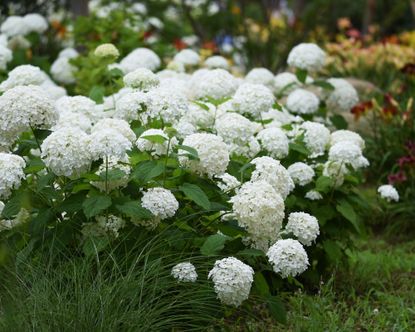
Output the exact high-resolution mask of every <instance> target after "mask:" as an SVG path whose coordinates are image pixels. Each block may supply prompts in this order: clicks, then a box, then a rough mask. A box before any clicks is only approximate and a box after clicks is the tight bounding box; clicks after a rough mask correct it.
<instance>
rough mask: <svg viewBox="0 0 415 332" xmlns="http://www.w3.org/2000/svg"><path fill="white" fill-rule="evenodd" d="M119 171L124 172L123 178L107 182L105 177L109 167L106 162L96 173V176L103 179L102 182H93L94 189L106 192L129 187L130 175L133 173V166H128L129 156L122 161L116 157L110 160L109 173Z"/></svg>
mask: <svg viewBox="0 0 415 332" xmlns="http://www.w3.org/2000/svg"><path fill="white" fill-rule="evenodd" d="M114 170H118V171H121V172H122V176H120V177H119V178H118V177H117V178H116V179H109V180H108V181H105V176H106V172H107V165H106V162H105V161H104V162H103V163H102V164H101V165H100V166H99V168H98V171H97V172H96V173H95V174H96V175H98V176H100V177H101V178H102V181H93V182H91V184H92V185H93V186H94V187H97V188H98V189H99V190H101V191H103V192H105V191H108V192H110V191H112V190H114V189H118V188H124V187H126V186H127V184H128V181H129V175H130V173H131V166H130V165H128V156H125V157H124V158H122V159H118V158H115V157H109V158H108V172H111V171H114Z"/></svg>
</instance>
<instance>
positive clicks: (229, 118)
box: [215, 113, 257, 145]
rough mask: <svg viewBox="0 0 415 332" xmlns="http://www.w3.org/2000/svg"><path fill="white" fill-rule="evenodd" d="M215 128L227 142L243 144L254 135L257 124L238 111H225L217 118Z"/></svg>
mask: <svg viewBox="0 0 415 332" xmlns="http://www.w3.org/2000/svg"><path fill="white" fill-rule="evenodd" d="M215 129H216V132H217V135H219V136H220V137H222V138H223V141H224V142H225V143H236V144H241V145H242V144H245V143H246V141H247V140H249V138H251V137H252V136H253V135H254V133H255V131H256V129H257V125H256V124H255V123H254V122H251V121H250V120H248V119H247V118H245V117H244V116H242V115H240V114H238V113H225V114H223V115H221V116H220V117H218V118H217V119H216V121H215Z"/></svg>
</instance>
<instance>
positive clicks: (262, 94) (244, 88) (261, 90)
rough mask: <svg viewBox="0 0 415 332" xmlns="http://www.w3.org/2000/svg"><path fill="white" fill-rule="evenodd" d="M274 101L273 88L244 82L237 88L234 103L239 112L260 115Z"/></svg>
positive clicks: (270, 106)
mask: <svg viewBox="0 0 415 332" xmlns="http://www.w3.org/2000/svg"><path fill="white" fill-rule="evenodd" d="M274 101H275V97H274V95H273V94H272V92H271V90H270V89H268V88H267V87H265V86H264V85H262V84H252V83H244V84H242V85H241V86H240V87H239V88H238V90H236V92H235V95H234V96H233V98H232V105H233V107H234V108H235V110H236V111H238V112H239V113H242V114H250V115H252V116H254V117H259V116H260V114H261V113H262V112H266V111H268V110H269V109H270V108H272V105H273V104H274Z"/></svg>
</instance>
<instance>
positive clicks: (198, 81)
mask: <svg viewBox="0 0 415 332" xmlns="http://www.w3.org/2000/svg"><path fill="white" fill-rule="evenodd" d="M190 88H191V95H192V97H193V98H194V99H203V98H208V97H210V98H213V99H223V98H229V97H232V95H233V94H234V93H235V91H236V89H237V81H236V79H235V77H234V76H232V75H231V74H230V73H229V72H228V71H226V70H224V69H213V70H208V69H204V70H203V71H202V70H200V71H198V72H195V73H194V74H193V76H192V78H191V80H190Z"/></svg>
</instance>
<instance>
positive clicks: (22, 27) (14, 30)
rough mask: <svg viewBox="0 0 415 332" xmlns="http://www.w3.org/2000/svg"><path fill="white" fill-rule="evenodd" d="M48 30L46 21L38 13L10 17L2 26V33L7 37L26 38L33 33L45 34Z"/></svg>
mask: <svg viewBox="0 0 415 332" xmlns="http://www.w3.org/2000/svg"><path fill="white" fill-rule="evenodd" d="M47 29H48V22H47V21H46V19H45V18H44V17H43V16H42V15H40V14H37V13H30V14H26V15H25V16H8V17H7V18H6V20H5V21H4V22H3V23H2V24H1V26H0V32H1V33H3V34H4V35H6V36H7V37H9V38H10V37H16V36H24V35H27V34H29V33H31V32H36V33H38V34H41V33H44V32H45V31H46V30H47Z"/></svg>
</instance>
